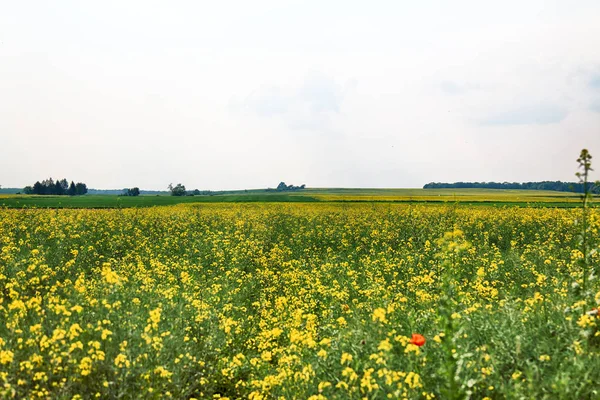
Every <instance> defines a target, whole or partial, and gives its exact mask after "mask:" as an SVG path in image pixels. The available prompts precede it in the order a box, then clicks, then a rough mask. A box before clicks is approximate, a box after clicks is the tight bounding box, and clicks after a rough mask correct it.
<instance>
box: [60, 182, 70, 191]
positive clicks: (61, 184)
mask: <svg viewBox="0 0 600 400" xmlns="http://www.w3.org/2000/svg"><path fill="white" fill-rule="evenodd" d="M60 187H61V188H62V191H63V193H64V194H66V193H67V190H68V189H69V182H68V181H67V180H66V179H65V178H63V179H62V180H61V181H60Z"/></svg>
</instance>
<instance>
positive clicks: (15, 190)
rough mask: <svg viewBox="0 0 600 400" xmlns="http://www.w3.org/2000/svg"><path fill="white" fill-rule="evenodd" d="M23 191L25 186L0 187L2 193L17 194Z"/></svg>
mask: <svg viewBox="0 0 600 400" xmlns="http://www.w3.org/2000/svg"><path fill="white" fill-rule="evenodd" d="M19 192H23V188H0V194H15V193H19Z"/></svg>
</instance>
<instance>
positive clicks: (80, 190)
mask: <svg viewBox="0 0 600 400" xmlns="http://www.w3.org/2000/svg"><path fill="white" fill-rule="evenodd" d="M87 192H88V189H87V185H86V184H85V183H82V182H77V183H75V182H73V181H71V184H69V182H68V181H67V180H66V179H61V180H56V182H55V181H54V180H53V179H52V178H48V179H44V180H43V181H41V182H40V181H37V182H36V183H34V184H33V186H25V188H23V193H25V194H38V195H52V196H81V195H84V194H86V193H87Z"/></svg>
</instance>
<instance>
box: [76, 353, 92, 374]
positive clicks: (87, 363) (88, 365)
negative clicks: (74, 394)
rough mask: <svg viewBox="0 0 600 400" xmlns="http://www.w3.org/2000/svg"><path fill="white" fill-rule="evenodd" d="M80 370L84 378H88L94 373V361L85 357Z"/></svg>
mask: <svg viewBox="0 0 600 400" xmlns="http://www.w3.org/2000/svg"><path fill="white" fill-rule="evenodd" d="M79 370H80V372H81V375H82V376H87V375H89V374H90V373H91V372H92V359H91V358H89V357H83V358H82V359H81V362H80V363H79Z"/></svg>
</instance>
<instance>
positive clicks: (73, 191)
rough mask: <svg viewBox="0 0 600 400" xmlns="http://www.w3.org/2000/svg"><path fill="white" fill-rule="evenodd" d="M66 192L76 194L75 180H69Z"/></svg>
mask: <svg viewBox="0 0 600 400" xmlns="http://www.w3.org/2000/svg"><path fill="white" fill-rule="evenodd" d="M67 194H68V195H69V196H75V195H76V194H77V189H76V188H75V182H73V181H71V184H70V185H69V188H68V189H67Z"/></svg>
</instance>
